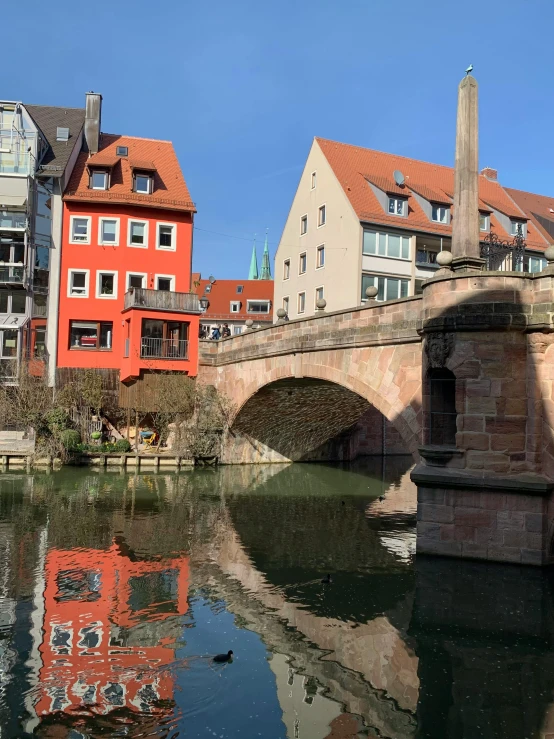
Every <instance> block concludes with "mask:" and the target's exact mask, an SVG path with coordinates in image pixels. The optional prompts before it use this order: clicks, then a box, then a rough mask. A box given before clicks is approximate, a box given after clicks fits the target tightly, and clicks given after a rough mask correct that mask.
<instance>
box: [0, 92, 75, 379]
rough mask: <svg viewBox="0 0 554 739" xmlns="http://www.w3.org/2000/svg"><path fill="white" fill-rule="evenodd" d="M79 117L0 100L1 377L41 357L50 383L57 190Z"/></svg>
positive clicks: (70, 162) (66, 173) (70, 160)
mask: <svg viewBox="0 0 554 739" xmlns="http://www.w3.org/2000/svg"><path fill="white" fill-rule="evenodd" d="M84 120H85V110H84V108H59V107H51V106H43V105H28V104H24V103H22V102H14V101H0V374H1V376H2V378H3V379H5V380H8V381H12V380H15V379H16V376H17V367H18V366H19V365H20V363H21V361H23V360H24V359H28V358H35V359H38V360H40V363H41V365H42V364H43V363H44V364H46V362H47V363H48V372H49V377H50V380H51V381H53V375H54V364H55V354H54V355H52V354H51V353H49V350H50V349H51V348H52V347H51V345H50V344H49V334H50V333H52V335H54V334H55V330H56V315H57V306H58V276H59V263H60V246H61V234H62V194H63V191H64V188H65V186H66V184H67V181H68V179H69V177H70V175H71V172H72V169H73V166H74V164H75V161H76V159H77V156H78V154H79V151H80V149H81V144H82V131H83V125H84ZM37 366H38V365H36V364H35V369H36V368H37ZM41 371H44V366H43V367H42V370H41Z"/></svg>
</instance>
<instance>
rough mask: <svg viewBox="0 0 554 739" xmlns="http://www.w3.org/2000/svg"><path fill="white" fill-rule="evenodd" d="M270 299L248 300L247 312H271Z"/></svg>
mask: <svg viewBox="0 0 554 739" xmlns="http://www.w3.org/2000/svg"><path fill="white" fill-rule="evenodd" d="M269 306H270V301H269V300H247V301H246V312H247V313H269Z"/></svg>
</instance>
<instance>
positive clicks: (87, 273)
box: [67, 267, 90, 298]
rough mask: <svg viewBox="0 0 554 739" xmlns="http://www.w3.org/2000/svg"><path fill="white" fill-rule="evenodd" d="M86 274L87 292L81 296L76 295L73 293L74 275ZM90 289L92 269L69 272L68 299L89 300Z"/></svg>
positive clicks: (73, 269) (69, 270)
mask: <svg viewBox="0 0 554 739" xmlns="http://www.w3.org/2000/svg"><path fill="white" fill-rule="evenodd" d="M81 273H84V274H85V292H84V293H83V294H82V295H80V294H74V293H72V292H71V288H72V286H73V275H74V274H81ZM89 287H90V269H78V268H77V267H75V268H72V269H68V270H67V297H68V298H88V295H89Z"/></svg>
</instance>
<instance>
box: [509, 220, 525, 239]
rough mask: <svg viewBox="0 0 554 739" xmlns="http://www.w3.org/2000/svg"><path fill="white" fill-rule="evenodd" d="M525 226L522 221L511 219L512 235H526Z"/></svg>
mask: <svg viewBox="0 0 554 739" xmlns="http://www.w3.org/2000/svg"><path fill="white" fill-rule="evenodd" d="M526 226H527V224H526V223H525V222H524V221H512V236H526V235H527V229H526Z"/></svg>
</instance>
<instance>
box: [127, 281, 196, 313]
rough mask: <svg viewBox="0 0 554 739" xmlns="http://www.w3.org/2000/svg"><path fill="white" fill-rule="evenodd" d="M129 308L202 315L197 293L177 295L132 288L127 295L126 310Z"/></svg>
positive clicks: (165, 291)
mask: <svg viewBox="0 0 554 739" xmlns="http://www.w3.org/2000/svg"><path fill="white" fill-rule="evenodd" d="M127 308H150V309H152V310H169V311H174V312H175V313H200V302H199V300H198V295H196V293H175V292H170V291H168V290H145V289H144V288H142V287H131V288H129V290H128V292H126V293H125V309H127Z"/></svg>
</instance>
